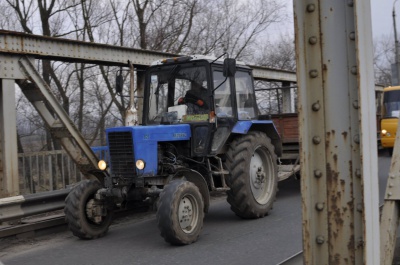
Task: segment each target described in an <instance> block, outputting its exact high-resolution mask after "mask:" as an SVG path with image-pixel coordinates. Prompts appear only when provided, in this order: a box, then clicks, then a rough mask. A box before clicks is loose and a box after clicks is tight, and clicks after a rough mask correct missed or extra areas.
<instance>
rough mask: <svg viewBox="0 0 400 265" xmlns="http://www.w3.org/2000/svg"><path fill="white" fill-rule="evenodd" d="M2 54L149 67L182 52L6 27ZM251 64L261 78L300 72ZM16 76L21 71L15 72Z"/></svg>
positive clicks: (0, 36) (292, 78) (286, 78)
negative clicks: (151, 49) (108, 43)
mask: <svg viewBox="0 0 400 265" xmlns="http://www.w3.org/2000/svg"><path fill="white" fill-rule="evenodd" d="M0 54H3V55H8V56H10V55H14V56H17V59H18V56H30V57H34V58H36V59H49V60H55V61H67V62H80V61H81V62H85V63H92V64H100V65H115V66H126V67H129V65H128V60H129V61H130V63H131V64H133V65H135V67H147V66H149V65H150V64H151V63H152V62H154V61H156V60H159V59H160V58H167V57H176V56H182V55H178V54H172V53H165V52H156V51H149V50H142V49H134V48H128V47H122V46H114V45H107V44H100V43H92V42H84V41H77V40H70V39H63V38H53V37H46V36H40V35H33V34H26V33H21V32H13V31H5V30H0ZM14 58H15V57H14ZM7 61H8V62H12V58H9V59H8V60H7ZM7 61H5V62H7ZM14 61H15V60H14ZM0 65H2V66H3V68H4V67H6V66H4V60H3V61H2V60H1V57H0ZM250 67H251V68H253V70H254V72H253V75H254V78H255V79H257V80H268V81H290V82H296V74H295V73H294V72H291V71H285V70H279V69H272V68H268V67H262V66H254V65H253V66H250ZM16 69H18V68H16ZM7 72H11V65H10V67H8V70H7ZM11 73H12V72H11ZM11 73H10V74H11ZM15 76H17V75H16V74H15Z"/></svg>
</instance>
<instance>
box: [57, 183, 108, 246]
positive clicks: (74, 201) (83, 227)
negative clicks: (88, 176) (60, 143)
mask: <svg viewBox="0 0 400 265" xmlns="http://www.w3.org/2000/svg"><path fill="white" fill-rule="evenodd" d="M101 188H102V185H101V184H100V182H98V181H97V180H83V181H81V182H80V183H79V184H78V185H77V186H76V187H74V189H73V190H72V191H71V192H70V193H69V194H68V196H67V198H66V199H65V208H64V213H65V220H66V222H67V224H68V228H69V229H70V230H71V231H72V233H73V234H74V235H75V236H77V237H79V238H81V239H95V238H99V237H102V236H104V235H105V234H106V233H107V231H108V228H109V226H110V224H111V222H112V217H113V211H112V210H107V215H106V216H104V217H103V220H102V221H101V223H99V224H98V223H95V222H93V221H92V220H90V218H88V216H87V213H86V207H87V203H88V202H89V201H90V200H92V199H93V198H94V195H95V194H96V192H97V191H98V190H99V189H101Z"/></svg>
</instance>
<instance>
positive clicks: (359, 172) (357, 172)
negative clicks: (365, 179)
mask: <svg viewBox="0 0 400 265" xmlns="http://www.w3.org/2000/svg"><path fill="white" fill-rule="evenodd" d="M356 177H357V178H361V170H359V169H356Z"/></svg>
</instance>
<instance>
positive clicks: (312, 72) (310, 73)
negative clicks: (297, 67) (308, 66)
mask: <svg viewBox="0 0 400 265" xmlns="http://www.w3.org/2000/svg"><path fill="white" fill-rule="evenodd" d="M309 75H310V77H311V78H316V77H318V71H317V70H311V71H310V72H309Z"/></svg>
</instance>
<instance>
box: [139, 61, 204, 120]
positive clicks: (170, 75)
mask: <svg viewBox="0 0 400 265" xmlns="http://www.w3.org/2000/svg"><path fill="white" fill-rule="evenodd" d="M148 93H149V94H148V101H147V102H146V104H148V106H147V111H148V112H147V122H148V123H150V124H160V123H178V122H181V121H182V120H183V119H185V118H187V117H189V116H190V115H192V116H193V115H197V116H196V119H197V120H198V119H200V120H201V119H203V120H207V119H208V114H209V112H210V108H209V106H210V102H209V101H210V97H209V90H208V83H207V71H206V67H205V66H201V65H200V66H199V65H194V64H183V65H182V64H181V65H171V66H162V67H157V68H154V69H152V70H151V72H150V82H149V87H148ZM192 118H193V117H192Z"/></svg>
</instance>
